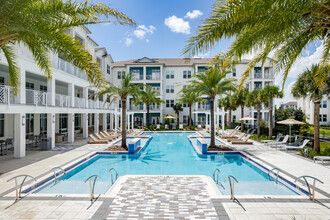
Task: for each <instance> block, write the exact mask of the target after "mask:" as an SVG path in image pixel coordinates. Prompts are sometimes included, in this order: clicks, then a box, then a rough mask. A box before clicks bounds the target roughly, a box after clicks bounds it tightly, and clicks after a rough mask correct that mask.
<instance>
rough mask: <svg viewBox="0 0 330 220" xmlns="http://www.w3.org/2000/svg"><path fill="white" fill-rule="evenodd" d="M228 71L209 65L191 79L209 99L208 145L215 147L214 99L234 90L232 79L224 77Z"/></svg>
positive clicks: (197, 89)
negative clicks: (209, 128) (209, 136)
mask: <svg viewBox="0 0 330 220" xmlns="http://www.w3.org/2000/svg"><path fill="white" fill-rule="evenodd" d="M228 73H229V71H228V70H226V67H225V66H220V65H217V66H210V67H209V68H208V69H207V70H205V72H204V73H197V74H195V76H194V77H195V78H197V80H192V81H191V84H192V85H194V87H195V89H196V91H198V92H199V93H200V94H203V95H207V96H208V98H209V99H210V107H211V108H210V114H211V143H210V147H215V136H214V101H215V98H216V97H217V96H220V95H225V94H228V93H229V92H230V91H234V90H235V87H234V83H233V82H234V79H231V78H226V75H227V74H228Z"/></svg>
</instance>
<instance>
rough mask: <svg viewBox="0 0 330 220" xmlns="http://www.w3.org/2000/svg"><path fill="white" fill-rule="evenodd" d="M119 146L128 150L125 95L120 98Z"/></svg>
mask: <svg viewBox="0 0 330 220" xmlns="http://www.w3.org/2000/svg"><path fill="white" fill-rule="evenodd" d="M121 147H122V148H124V149H126V150H128V148H127V146H126V97H125V98H122V99H121Z"/></svg>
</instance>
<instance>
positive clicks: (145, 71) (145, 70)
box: [143, 66, 147, 80]
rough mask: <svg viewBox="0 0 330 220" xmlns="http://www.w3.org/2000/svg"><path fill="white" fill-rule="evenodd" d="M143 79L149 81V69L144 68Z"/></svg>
mask: <svg viewBox="0 0 330 220" xmlns="http://www.w3.org/2000/svg"><path fill="white" fill-rule="evenodd" d="M143 79H144V80H147V67H146V66H143Z"/></svg>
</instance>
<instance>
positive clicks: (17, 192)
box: [7, 174, 37, 200]
mask: <svg viewBox="0 0 330 220" xmlns="http://www.w3.org/2000/svg"><path fill="white" fill-rule="evenodd" d="M19 177H24V179H23V181H22V182H21V184H20V187H19V190H18V184H17V178H19ZM28 177H30V178H31V179H33V180H34V182H37V179H36V178H34V177H33V176H30V175H25V174H22V175H18V176H14V177H12V178H10V179H9V180H7V182H9V181H12V180H13V179H15V190H16V200H18V199H19V198H21V193H22V187H23V185H24V182H25V180H26V178H28ZM32 188H33V189H34V188H35V184H34V185H33V186H32Z"/></svg>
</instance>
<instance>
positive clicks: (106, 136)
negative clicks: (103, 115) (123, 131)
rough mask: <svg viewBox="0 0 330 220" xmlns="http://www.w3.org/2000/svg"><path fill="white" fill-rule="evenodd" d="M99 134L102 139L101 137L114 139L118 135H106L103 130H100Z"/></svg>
mask: <svg viewBox="0 0 330 220" xmlns="http://www.w3.org/2000/svg"><path fill="white" fill-rule="evenodd" d="M100 134H101V136H102V139H103V138H105V139H108V138H109V140H110V139H112V140H114V139H116V138H117V137H118V135H115V134H112V135H107V134H106V133H105V132H102V131H101V132H100Z"/></svg>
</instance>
